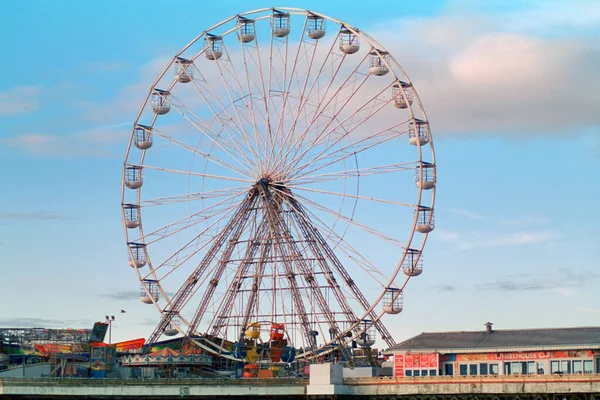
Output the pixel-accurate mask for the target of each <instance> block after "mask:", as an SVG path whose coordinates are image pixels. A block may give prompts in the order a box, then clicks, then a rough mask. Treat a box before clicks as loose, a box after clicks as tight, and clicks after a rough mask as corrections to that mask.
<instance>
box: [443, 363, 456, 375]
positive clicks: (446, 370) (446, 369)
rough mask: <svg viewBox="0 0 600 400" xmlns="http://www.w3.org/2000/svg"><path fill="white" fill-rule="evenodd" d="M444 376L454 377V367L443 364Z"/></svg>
mask: <svg viewBox="0 0 600 400" xmlns="http://www.w3.org/2000/svg"><path fill="white" fill-rule="evenodd" d="M444 375H447V376H454V365H452V364H444Z"/></svg>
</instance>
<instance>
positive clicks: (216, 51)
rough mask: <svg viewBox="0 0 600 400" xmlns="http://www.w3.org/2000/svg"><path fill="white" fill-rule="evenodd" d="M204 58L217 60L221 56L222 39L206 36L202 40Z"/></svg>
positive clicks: (216, 36) (215, 36) (208, 34)
mask: <svg viewBox="0 0 600 400" xmlns="http://www.w3.org/2000/svg"><path fill="white" fill-rule="evenodd" d="M204 47H206V50H205V51H204V57H206V58H207V59H209V60H218V59H219V58H221V56H222V55H223V38H222V37H221V36H218V35H211V34H210V33H207V34H206V37H205V38H204Z"/></svg>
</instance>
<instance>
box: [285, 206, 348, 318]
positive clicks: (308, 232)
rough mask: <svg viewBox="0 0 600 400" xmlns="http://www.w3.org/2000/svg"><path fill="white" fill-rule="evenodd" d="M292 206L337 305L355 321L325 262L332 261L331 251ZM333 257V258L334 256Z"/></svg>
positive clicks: (298, 225)
mask: <svg viewBox="0 0 600 400" xmlns="http://www.w3.org/2000/svg"><path fill="white" fill-rule="evenodd" d="M287 200H288V201H289V200H290V199H289V198H288V199H287ZM290 203H291V202H290ZM292 207H293V209H294V210H295V212H292V213H291V214H292V216H293V218H294V222H295V224H296V226H297V227H298V231H299V232H301V234H302V235H303V237H304V238H306V240H307V242H308V246H309V248H310V251H311V252H312V254H313V255H314V257H315V259H316V261H317V263H316V264H317V265H318V266H319V268H320V269H321V271H322V272H323V274H324V275H325V277H326V281H327V284H328V285H329V288H330V289H331V290H332V291H333V294H334V296H335V298H336V300H337V303H338V305H339V306H340V308H341V310H342V312H343V313H344V314H345V316H346V319H347V320H348V321H355V320H356V319H357V317H356V315H355V314H354V312H353V311H352V307H350V304H348V302H347V301H346V297H345V296H344V294H343V292H342V289H341V287H340V285H339V283H338V282H337V279H336V278H335V276H334V274H333V271H332V270H331V268H330V267H329V263H328V262H327V259H329V260H330V262H332V261H333V260H332V259H331V252H330V251H329V252H328V251H327V248H326V246H327V244H326V243H325V242H324V239H323V238H322V237H320V236H317V235H315V230H314V229H312V226H310V225H309V224H307V222H306V221H305V218H304V216H303V215H301V214H300V212H299V211H301V210H299V209H298V208H297V207H294V204H293V203H292ZM333 257H334V258H335V256H333ZM338 262H339V261H338Z"/></svg>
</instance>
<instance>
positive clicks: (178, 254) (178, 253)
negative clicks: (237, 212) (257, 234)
mask: <svg viewBox="0 0 600 400" xmlns="http://www.w3.org/2000/svg"><path fill="white" fill-rule="evenodd" d="M235 208H236V207H231V208H230V209H229V210H227V211H226V212H224V213H223V214H222V215H221V217H219V218H218V219H215V220H214V221H213V222H212V223H211V224H210V225H209V226H207V227H206V228H205V229H203V230H202V232H200V233H199V234H197V235H196V236H194V237H193V238H192V239H191V240H189V241H188V242H187V243H185V244H184V245H183V246H182V247H180V248H179V249H177V250H175V251H174V253H173V254H172V255H171V256H169V257H168V258H167V259H165V260H164V261H162V262H161V263H160V264H159V265H158V266H156V267H155V266H152V268H153V272H157V271H158V270H164V269H167V271H166V272H164V274H163V275H161V276H160V278H159V280H163V279H165V278H167V277H168V276H169V275H171V274H172V273H173V272H175V271H176V270H177V269H179V268H180V267H181V266H182V265H184V264H185V263H187V262H188V261H189V260H190V259H192V258H193V257H194V256H196V255H197V254H199V253H200V252H201V251H203V250H204V249H205V248H206V247H207V246H208V245H209V244H210V243H211V241H212V237H213V236H214V235H211V233H212V231H213V230H215V229H216V227H217V225H218V224H219V223H220V222H221V221H222V220H223V219H225V218H226V217H227V216H228V215H230V214H231V213H232V212H233V211H234V209H235ZM218 233H219V232H217V233H216V234H218ZM206 236H208V237H206ZM202 237H206V238H205V239H204V240H200V238H202ZM180 258H181V259H180Z"/></svg>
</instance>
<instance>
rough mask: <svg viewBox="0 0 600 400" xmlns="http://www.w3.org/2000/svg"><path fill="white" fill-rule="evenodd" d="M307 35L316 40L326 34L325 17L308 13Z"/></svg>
mask: <svg viewBox="0 0 600 400" xmlns="http://www.w3.org/2000/svg"><path fill="white" fill-rule="evenodd" d="M306 35H307V36H308V37H309V38H311V39H315V40H316V39H321V38H322V37H323V36H325V19H324V18H323V17H320V16H318V15H315V14H308V16H307V17H306Z"/></svg>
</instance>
